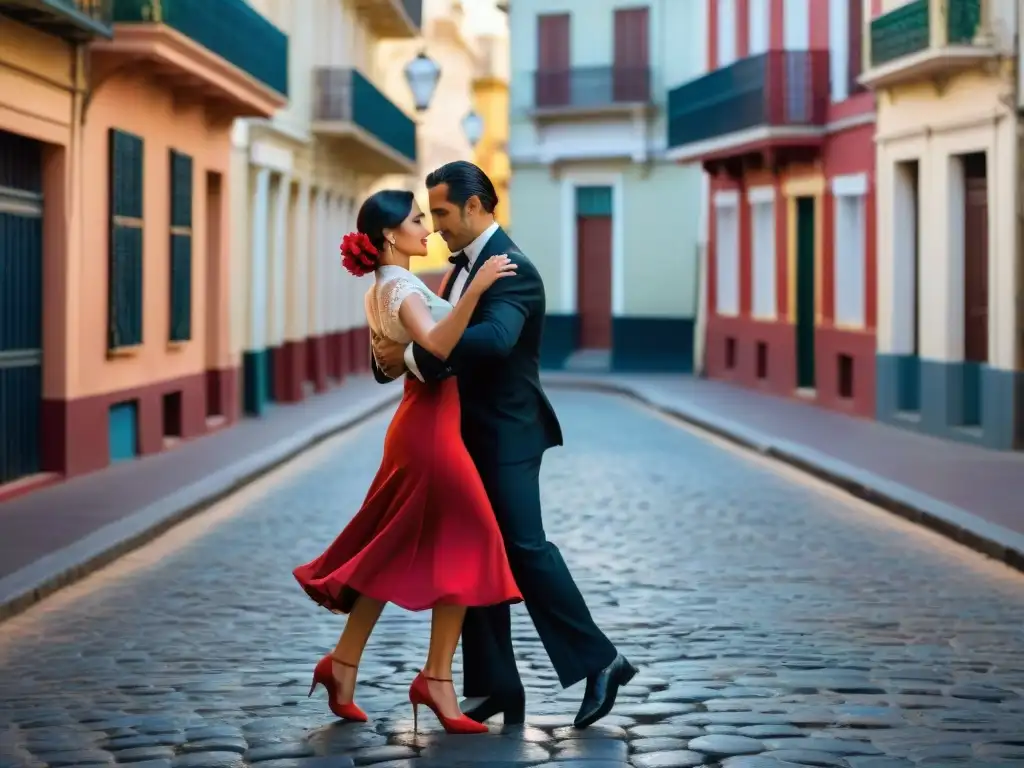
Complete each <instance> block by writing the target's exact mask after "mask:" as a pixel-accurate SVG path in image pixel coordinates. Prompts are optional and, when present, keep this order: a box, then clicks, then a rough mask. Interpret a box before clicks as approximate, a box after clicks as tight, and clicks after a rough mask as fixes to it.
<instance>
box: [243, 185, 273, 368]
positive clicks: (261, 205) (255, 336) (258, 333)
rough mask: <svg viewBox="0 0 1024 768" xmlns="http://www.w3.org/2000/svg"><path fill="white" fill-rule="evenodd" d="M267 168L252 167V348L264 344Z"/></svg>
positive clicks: (268, 203) (267, 204)
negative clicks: (254, 172) (253, 179)
mask: <svg viewBox="0 0 1024 768" xmlns="http://www.w3.org/2000/svg"><path fill="white" fill-rule="evenodd" d="M269 205H270V169H269V168H259V169H257V171H256V187H255V191H254V192H253V202H252V262H251V264H250V268H249V344H248V347H249V349H250V350H252V351H254V352H262V351H263V350H264V349H266V347H267V266H268V265H267V259H268V239H269V231H268V223H269V215H268V213H269Z"/></svg>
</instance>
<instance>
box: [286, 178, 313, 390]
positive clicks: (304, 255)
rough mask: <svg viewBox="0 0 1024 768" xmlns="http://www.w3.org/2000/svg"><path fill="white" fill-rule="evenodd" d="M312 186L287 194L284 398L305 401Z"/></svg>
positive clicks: (297, 188)
mask: <svg viewBox="0 0 1024 768" xmlns="http://www.w3.org/2000/svg"><path fill="white" fill-rule="evenodd" d="M309 218H310V217H309V184H308V183H306V182H301V183H297V184H296V185H295V187H294V188H290V189H289V193H288V220H289V221H288V223H289V227H288V233H287V243H286V251H287V257H288V258H287V263H286V273H285V280H284V283H285V286H286V290H285V317H284V321H285V322H284V325H285V327H284V343H283V344H282V345H281V351H282V356H283V358H284V360H283V367H284V372H283V376H284V388H283V392H282V399H283V400H284V401H285V402H289V403H295V402H299V401H300V400H302V399H303V397H304V393H305V387H304V384H305V382H306V378H307V365H306V346H307V345H306V333H307V329H308V325H309V324H308V322H307V314H308V313H307V310H306V307H307V304H308V289H309V276H308V272H309V258H310V256H309Z"/></svg>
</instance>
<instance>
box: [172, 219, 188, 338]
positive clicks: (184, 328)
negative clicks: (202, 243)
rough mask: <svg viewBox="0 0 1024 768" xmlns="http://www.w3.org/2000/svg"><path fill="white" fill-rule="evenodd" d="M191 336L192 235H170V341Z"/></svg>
mask: <svg viewBox="0 0 1024 768" xmlns="http://www.w3.org/2000/svg"><path fill="white" fill-rule="evenodd" d="M191 338H192V236H191V235H175V234H172V235H171V334H170V340H171V341H188V340H189V339H191Z"/></svg>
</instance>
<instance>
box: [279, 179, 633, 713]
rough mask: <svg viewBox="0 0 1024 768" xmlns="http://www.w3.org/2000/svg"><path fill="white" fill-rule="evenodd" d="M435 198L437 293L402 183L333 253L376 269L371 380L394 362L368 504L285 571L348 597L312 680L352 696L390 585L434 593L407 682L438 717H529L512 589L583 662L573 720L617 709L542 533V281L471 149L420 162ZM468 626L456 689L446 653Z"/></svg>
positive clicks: (330, 603)
mask: <svg viewBox="0 0 1024 768" xmlns="http://www.w3.org/2000/svg"><path fill="white" fill-rule="evenodd" d="M427 188H428V192H429V200H430V215H431V217H432V223H433V227H434V229H436V230H437V231H438V232H439V233H440V235H441V237H442V238H444V241H445V243H446V244H447V245H448V248H449V250H450V251H451V252H452V253H453V254H455V255H454V256H452V257H451V259H450V261H451V262H452V264H453V267H452V269H451V270H450V271H449V272H448V274H447V275H446V276H445V279H444V282H443V283H442V287H441V292H440V296H438V295H436V294H434V293H433V292H431V291H430V290H429V289H428V288H427V286H426V285H425V284H424V283H423V282H422V281H421V280H420V279H419V278H418V277H416V275H414V274H413V273H412V272H410V271H409V264H410V261H411V259H413V258H415V257H419V256H425V255H426V253H427V236H428V235H429V234H430V230H428V229H427V226H426V214H424V212H423V211H421V210H420V208H419V206H418V205H417V203H416V201H415V199H414V198H413V195H412V193H411V192H405V191H399V190H383V191H380V192H377V193H375V194H374V195H372V196H371V197H370V198H369V199H367V200H366V202H364V203H363V205H362V207H361V208H360V210H359V215H358V218H357V231H356V232H354V233H351V234H349V235H346V237H345V239H344V241H343V243H342V255H343V259H342V261H343V265H344V266H345V268H346V269H348V271H349V272H351V273H353V274H355V275H364V274H370V273H373V274H374V275H375V281H374V284H373V286H372V287H371V288H370V289H369V291H368V292H367V294H366V298H365V308H366V317H367V321H368V323H369V326H370V330H371V333H372V337H373V355H372V366H373V373H374V377H375V378H376V380H377V381H378V382H380V383H386V382H389V381H393V380H394V379H396V378H397V377H399V376H401V375H405V392H404V395H403V397H402V402H401V404H400V405H399V407H398V410H397V411H396V413H395V415H394V418H393V419H392V421H391V424H390V426H389V427H388V431H387V437H386V438H385V442H384V457H383V459H382V460H381V465H380V469H379V470H378V472H377V475H376V477H375V478H374V480H373V483H372V484H371V486H370V490H369V492H368V493H367V495H366V499H365V501H364V502H363V506H362V508H361V509H360V510H359V512H358V513H357V514H356V515H355V517H354V518H353V519H352V520H351V522H350V523H349V524H348V525H347V526H346V527H345V529H344V530H343V531H342V532H341V534H340V535H339V536H338V538H337V539H335V541H334V542H333V543H332V544H331V545H330V546H329V547H328V548H327V550H326V551H325V552H324V553H323V554H322V555H320V557H318V558H317V559H316V560H313V561H312V562H310V563H308V564H306V565H303V566H300V567H299V568H296V569H295V572H294V573H295V578H296V579H297V580H298V582H299V584H300V585H301V586H302V588H303V589H304V590H305V591H306V593H307V594H308V595H309V596H310V597H311V598H312V599H313V600H314V601H316V602H317V603H318V604H320V605H321V606H323V607H324V608H327V609H329V610H331V611H333V612H336V613H345V614H348V619H347V622H346V624H345V629H344V631H343V632H342V634H341V637H340V639H339V640H338V644H337V645H336V646H335V648H334V650H333V651H332V652H331V653H329V654H327V655H326V656H324V657H323V658H322V659H321V660H320V662H319V663H318V664H317V666H316V669H315V671H314V674H313V686H312V687H311V688H310V694H312V692H313V690H314V689H315V687H316V686H317V685H318V684H322V685H323V686H324V688H326V689H327V693H328V696H329V699H328V704H329V706H330V709H331V712H333V713H334V714H335V715H336V716H337V717H339V718H343V719H346V720H354V721H360V722H364V721H366V719H367V716H366V714H365V713H364V712H363V711H362V710H361V709H360V708H359V707H358V706H357V705H356V704H355V701H354V693H355V685H356V676H357V672H358V668H359V662H360V659H361V657H362V653H363V649H364V647H365V646H366V642H367V640H368V639H369V637H370V633H371V632H372V631H373V627H374V625H375V624H376V622H377V619H378V618H379V617H380V614H381V611H382V610H383V608H384V605H385V603H388V602H391V603H394V604H395V605H398V606H400V607H402V608H405V609H406V610H410V611H423V610H427V609H428V608H429V609H430V610H431V611H432V620H431V630H430V647H429V651H428V653H427V659H426V663H425V665H424V666H423V669H422V671H421V672H420V673H419V674H418V675H417V676H416V678H415V679H414V680H413V681H412V686H411V687H410V689H409V700H410V702H411V703H412V705H413V714H414V717H415V716H416V712H417V708H418V706H419V705H421V704H422V705H425V706H427V707H429V708H430V709H431V710H433V712H434V714H435V715H436V716H437V718H438V720H440V722H441V725H442V726H444V729H445V730H446V731H447V732H448V733H484V732H486V731H487V726H486V725H484V722H485V721H486V720H488V719H489V718H491V717H494V716H497V715H502V716H503V722H504V723H505V724H506V725H518V724H521V723H523V722H524V718H525V709H526V696H525V691H524V688H523V683H522V680H521V679H520V677H519V670H518V668H517V667H516V660H515V654H514V651H513V647H512V630H511V617H510V610H509V608H510V605H511V604H512V603H518V602H524V603H525V604H526V608H527V610H528V611H529V613H530V616H531V618H532V619H533V623H534V626H535V627H536V628H537V632H538V634H539V635H540V638H541V641H542V642H543V644H544V648H545V649H546V651H547V653H548V656H549V657H550V659H551V663H552V665H553V666H554V668H555V671H556V672H557V673H558V679H559V682H560V683H561V684H562V686H564V687H566V688H567V687H569V686H571V685H574V684H575V683H577V682H580V681H581V680H586V681H587V685H586V691H585V693H584V695H583V701H582V703H581V705H580V709H579V713H578V714H577V715H576V718H575V724H576V727H578V728H585V727H587V726H589V725H591V724H592V723H594V722H596V721H597V720H599V719H600V718H602V717H604V716H605V715H607V714H608V712H609V711H610V710H611V708H612V706H613V705H614V703H615V697H616V694H617V693H618V690H619V688H620V686H622V685H625V684H626V683H627V682H629V680H631V679H632V677H633V676H634V675H635V674H636V670H635V669H634V668H633V666H632V665H631V664H630V663H629V662H628V661H627V660H626V658H625V657H624V656H622V654H620V653H618V651H617V650H616V648H615V646H614V645H613V644H612V643H611V641H610V640H609V639H608V638H607V637H605V635H604V634H603V633H602V632H601V630H600V629H598V627H597V626H596V624H595V623H594V620H593V619H592V618H591V615H590V611H589V610H588V609H587V606H586V603H585V602H584V600H583V596H582V595H581V594H580V591H579V589H578V588H577V586H576V584H575V582H574V581H573V579H572V576H571V575H570V573H569V569H568V568H567V567H566V564H565V562H564V561H563V560H562V556H561V554H560V553H559V551H558V548H557V547H555V545H554V544H552V543H551V542H549V541H548V540H547V538H546V537H545V535H544V526H543V522H542V520H541V505H540V467H541V458H542V456H543V454H544V451H546V450H547V449H548V448H551V447H552V446H556V445H561V444H562V432H561V427H560V426H559V423H558V419H557V417H556V416H555V412H554V410H553V409H552V407H551V403H550V402H549V401H548V399H547V397H546V396H545V394H544V390H543V389H542V387H541V384H540V377H539V372H538V357H539V351H540V340H541V332H542V330H543V326H544V311H545V298H544V284H543V282H542V281H541V278H540V275H539V273H538V272H537V268H536V267H535V266H534V265H533V264H532V263H531V262H530V261H529V259H527V258H526V256H525V255H523V253H522V252H521V251H520V250H519V248H518V247H517V246H516V244H515V243H513V242H512V240H511V239H510V238H509V236H508V235H507V234H506V233H505V231H504V230H503V229H502V228H501V227H500V226H498V224H497V222H496V221H495V219H494V210H495V207H496V206H497V204H498V196H497V194H496V192H495V190H494V185H493V184H492V182H491V180H490V179H489V178H488V177H487V175H486V174H485V173H484V172H483V171H482V170H481V169H480V168H478V167H477V166H475V165H473V164H472V163H469V162H464V161H459V162H454V163H448V164H447V165H444V166H442V167H441V168H439V169H438V170H436V171H434V172H433V173H431V174H430V175H429V176H427ZM460 635H461V637H462V655H463V676H464V680H463V688H464V695H465V696H466V697H467V700H466V701H464V702H462V703H461V705H460V703H459V700H458V697H457V696H456V693H455V687H454V685H453V683H452V659H453V657H454V655H455V649H456V647H457V646H458V643H459V637H460Z"/></svg>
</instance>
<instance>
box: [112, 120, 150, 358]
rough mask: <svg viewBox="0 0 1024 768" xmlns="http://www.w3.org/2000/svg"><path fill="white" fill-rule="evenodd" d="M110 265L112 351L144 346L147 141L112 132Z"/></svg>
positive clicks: (113, 129) (124, 133)
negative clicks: (143, 268)
mask: <svg viewBox="0 0 1024 768" xmlns="http://www.w3.org/2000/svg"><path fill="white" fill-rule="evenodd" d="M109 152H110V171H109V173H110V254H109V257H110V265H109V301H108V307H109V310H108V315H109V317H108V326H109V330H108V339H107V346H108V348H109V349H111V350H115V349H123V348H125V347H134V346H138V345H140V344H142V330H143V329H142V315H143V312H142V271H143V270H142V255H143V253H142V252H143V247H142V242H143V236H142V235H143V214H142V210H143V194H142V188H143V173H144V162H143V141H142V139H141V138H140V137H138V136H135V135H134V134H131V133H127V132H125V131H119V130H117V129H116V128H111V129H110V134H109Z"/></svg>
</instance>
